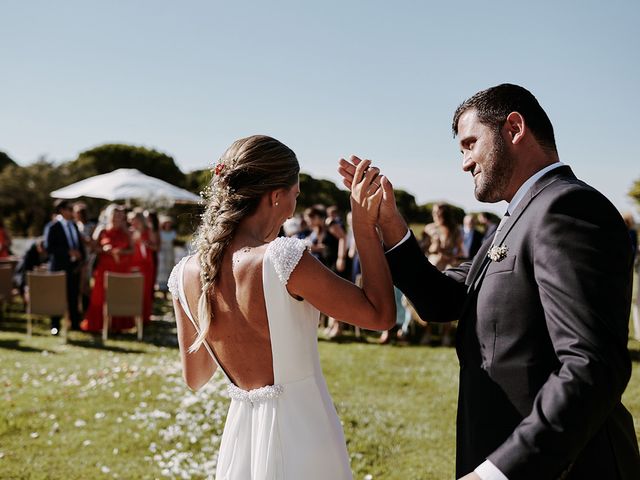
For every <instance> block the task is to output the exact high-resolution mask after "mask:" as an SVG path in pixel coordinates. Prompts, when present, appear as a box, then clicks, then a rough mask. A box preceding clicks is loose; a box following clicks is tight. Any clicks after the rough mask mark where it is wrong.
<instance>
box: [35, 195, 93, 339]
mask: <svg viewBox="0 0 640 480" xmlns="http://www.w3.org/2000/svg"><path fill="white" fill-rule="evenodd" d="M54 208H55V212H56V218H55V220H54V221H53V222H50V223H49V224H48V225H47V226H46V227H45V230H46V232H47V235H46V237H45V248H46V249H47V252H48V253H49V270H50V271H52V272H58V271H64V272H65V273H66V274H67V276H66V281H67V308H68V312H69V320H71V328H72V329H73V330H77V329H78V328H79V326H80V311H79V310H78V300H79V297H80V271H81V269H82V262H83V261H84V258H85V248H84V245H83V243H82V239H81V237H80V232H79V231H78V227H77V226H76V224H75V222H74V221H73V205H72V204H71V202H70V201H69V200H65V199H62V200H56V201H55V203H54ZM59 331H60V317H51V334H52V335H57V334H58V332H59Z"/></svg>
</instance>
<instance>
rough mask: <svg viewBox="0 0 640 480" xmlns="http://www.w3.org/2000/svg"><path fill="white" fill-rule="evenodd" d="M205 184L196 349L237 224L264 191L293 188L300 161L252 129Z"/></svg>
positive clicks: (198, 243) (198, 237)
mask: <svg viewBox="0 0 640 480" xmlns="http://www.w3.org/2000/svg"><path fill="white" fill-rule="evenodd" d="M214 172H215V173H214V175H213V178H212V179H211V183H210V185H209V186H208V188H207V189H206V190H205V192H203V193H204V196H205V199H206V200H205V205H206V208H205V212H204V214H203V215H202V222H201V224H200V227H199V228H198V232H197V233H196V242H195V243H196V248H197V252H198V255H199V259H200V281H201V283H202V289H201V293H200V298H199V300H198V326H199V328H198V335H197V337H196V339H195V341H194V342H193V344H192V345H191V347H189V352H195V351H197V350H198V349H199V348H200V346H201V345H202V343H203V342H204V340H205V338H206V337H207V334H208V332H209V326H210V325H211V320H212V317H213V315H212V312H211V308H210V305H209V303H210V302H209V300H210V296H211V292H212V290H213V286H214V283H215V281H216V278H217V276H218V273H219V271H220V265H221V264H222V258H223V256H224V252H225V250H226V249H227V247H228V246H229V244H230V243H231V240H232V239H233V236H234V234H235V231H236V228H237V226H238V224H239V223H240V222H241V221H242V220H243V219H244V218H246V217H247V216H248V215H251V214H252V213H254V212H255V210H256V209H257V208H258V205H259V203H260V199H261V198H262V196H263V195H264V194H266V193H269V192H271V191H273V190H276V189H278V188H291V187H292V186H293V185H295V184H296V182H297V181H298V174H299V173H300V166H299V165H298V159H297V158H296V154H295V153H294V152H293V151H292V150H291V149H290V148H289V147H287V146H286V145H284V144H282V143H281V142H279V141H278V140H276V139H274V138H271V137H267V136H264V135H254V136H251V137H247V138H241V139H240V140H236V141H235V142H234V143H233V144H232V145H231V146H230V147H229V148H228V149H227V151H226V152H224V154H223V155H222V157H221V158H220V161H219V162H218V164H217V165H216V166H215V169H214Z"/></svg>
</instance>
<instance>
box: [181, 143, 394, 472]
mask: <svg viewBox="0 0 640 480" xmlns="http://www.w3.org/2000/svg"><path fill="white" fill-rule="evenodd" d="M369 164H370V162H369V161H364V162H362V163H361V164H360V165H358V167H357V170H356V173H355V177H354V184H353V187H352V193H351V208H352V212H353V230H354V234H355V239H356V243H357V246H358V251H359V252H360V260H361V262H362V278H363V282H362V288H358V287H356V286H355V285H353V284H352V283H350V282H348V281H346V280H344V279H342V278H340V277H338V276H337V275H335V274H334V273H333V272H331V271H330V270H329V269H327V268H326V267H324V266H323V265H322V264H321V263H320V262H319V261H317V260H316V259H315V258H314V257H313V256H311V255H310V254H309V253H308V252H307V251H306V247H305V244H304V243H303V242H302V241H301V240H298V239H294V238H283V237H277V235H278V232H279V230H280V227H281V225H282V224H283V222H284V221H285V220H286V219H287V218H289V217H290V216H291V215H293V213H294V210H295V207H296V197H297V196H298V194H299V192H300V188H299V183H298V173H299V170H300V168H299V165H298V160H297V159H296V156H295V154H294V153H293V151H291V150H290V149H289V148H288V147H287V146H285V145H283V144H282V143H280V142H279V141H277V140H275V139H273V138H270V137H267V136H261V135H255V136H252V137H248V138H243V139H240V140H238V141H236V142H235V143H233V144H232V145H231V146H230V147H229V149H228V150H227V151H226V152H225V153H224V155H223V156H222V158H221V159H220V161H219V163H218V164H217V165H216V167H215V169H214V173H215V174H214V176H213V179H212V181H211V185H210V187H209V188H208V192H207V194H206V196H207V201H206V211H205V213H204V215H203V216H202V224H201V225H200V228H199V230H198V233H197V254H196V255H193V256H189V257H186V258H184V259H183V260H182V261H181V262H180V263H179V264H178V265H176V267H175V268H174V270H173V272H172V274H171V278H170V281H169V284H170V285H169V286H170V289H171V292H172V296H173V299H174V300H173V302H174V309H175V313H176V321H177V327H178V340H179V345H180V355H181V359H182V367H183V374H184V379H185V381H186V383H187V385H188V386H189V387H190V388H192V389H198V388H200V387H201V386H203V385H204V384H205V383H206V382H207V381H208V380H209V379H210V378H211V376H212V375H213V374H214V372H215V371H216V369H217V368H220V370H221V371H222V372H223V373H224V375H225V376H226V377H227V379H228V385H229V387H228V388H229V396H230V397H231V405H230V407H229V412H228V414H227V420H226V424H225V428H224V433H223V435H222V443H221V446H220V452H219V455H218V466H217V470H216V478H217V479H218V480H221V479H224V480H247V479H251V480H265V479H302V478H304V479H307V480H314V479H318V480H320V479H331V480H341V479H351V478H352V476H351V470H350V467H349V457H348V454H347V450H346V444H345V439H344V433H343V431H342V426H341V425H340V421H339V420H338V416H337V414H336V411H335V408H334V406H333V403H332V401H331V397H330V396H329V393H328V391H327V386H326V383H325V380H324V377H323V376H322V371H321V368H320V362H319V358H318V349H317V327H318V317H319V312H320V311H322V312H324V313H325V314H326V315H328V316H330V317H333V318H336V319H338V320H340V321H344V322H346V323H350V324H353V325H357V326H360V327H363V328H367V329H372V330H387V329H389V328H391V326H392V325H393V324H394V323H395V301H394V295H393V287H392V283H391V275H390V273H389V269H388V267H387V262H386V260H385V258H384V252H383V249H382V245H381V243H380V240H379V237H378V234H377V232H376V229H375V221H376V218H377V213H378V209H379V206H380V202H381V200H382V196H383V189H382V188H380V184H379V183H378V182H379V181H385V179H384V178H383V177H378V176H377V175H378V169H376V168H368V167H369Z"/></svg>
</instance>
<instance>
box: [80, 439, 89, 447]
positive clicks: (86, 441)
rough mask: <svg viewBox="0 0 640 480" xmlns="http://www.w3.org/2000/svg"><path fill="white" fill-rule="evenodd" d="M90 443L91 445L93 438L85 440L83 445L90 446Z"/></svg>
mask: <svg viewBox="0 0 640 480" xmlns="http://www.w3.org/2000/svg"><path fill="white" fill-rule="evenodd" d="M89 445H91V440H85V441H84V442H82V446H83V447H88V446H89Z"/></svg>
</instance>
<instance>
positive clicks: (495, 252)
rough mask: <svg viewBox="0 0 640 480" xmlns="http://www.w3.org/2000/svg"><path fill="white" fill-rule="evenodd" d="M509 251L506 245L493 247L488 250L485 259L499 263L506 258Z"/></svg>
mask: <svg viewBox="0 0 640 480" xmlns="http://www.w3.org/2000/svg"><path fill="white" fill-rule="evenodd" d="M508 251H509V247H507V246H506V245H501V246H499V247H498V246H496V245H493V246H492V247H491V248H490V249H489V253H487V257H489V259H490V260H491V261H493V262H501V261H502V260H504V259H505V258H507V252H508Z"/></svg>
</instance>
